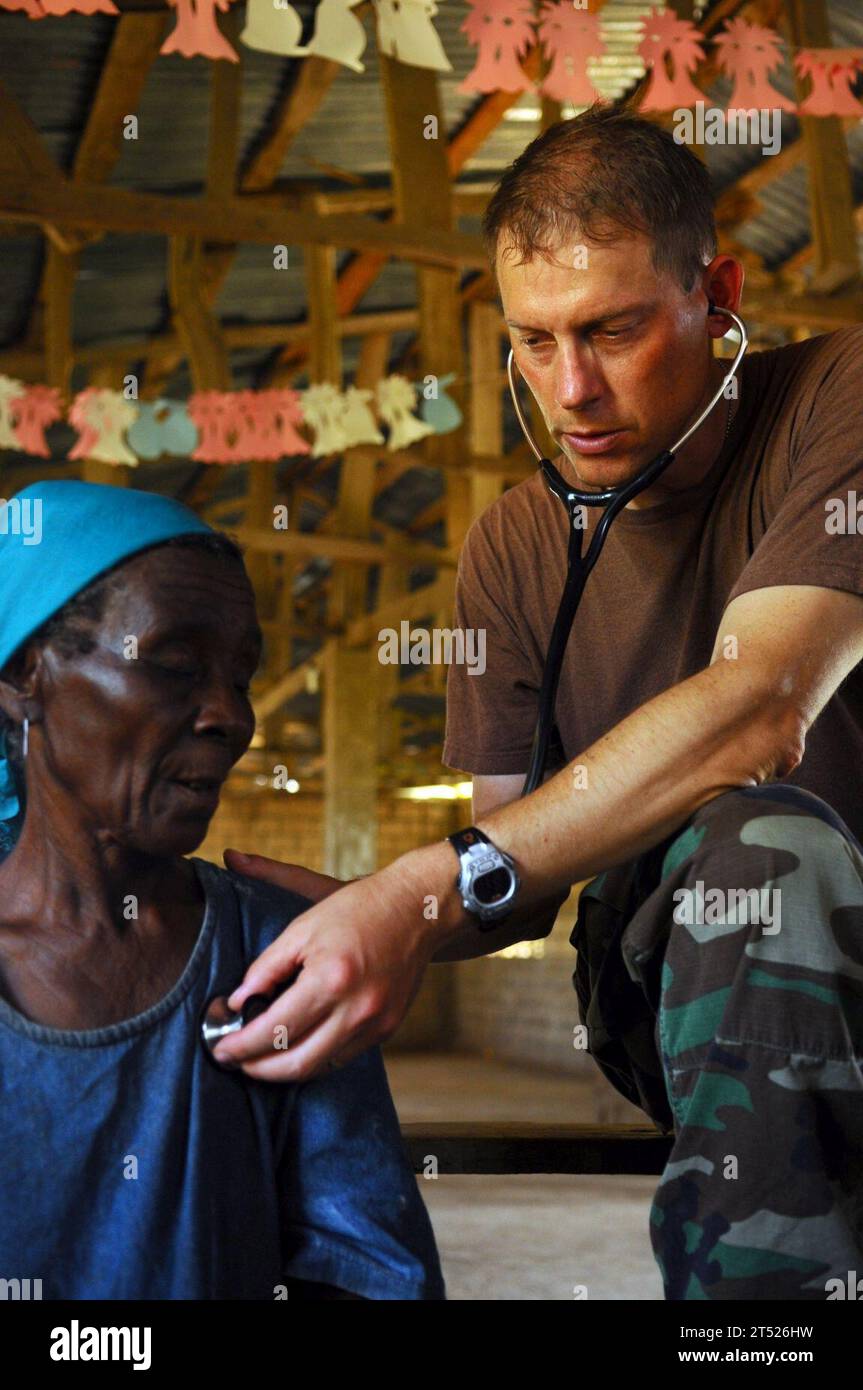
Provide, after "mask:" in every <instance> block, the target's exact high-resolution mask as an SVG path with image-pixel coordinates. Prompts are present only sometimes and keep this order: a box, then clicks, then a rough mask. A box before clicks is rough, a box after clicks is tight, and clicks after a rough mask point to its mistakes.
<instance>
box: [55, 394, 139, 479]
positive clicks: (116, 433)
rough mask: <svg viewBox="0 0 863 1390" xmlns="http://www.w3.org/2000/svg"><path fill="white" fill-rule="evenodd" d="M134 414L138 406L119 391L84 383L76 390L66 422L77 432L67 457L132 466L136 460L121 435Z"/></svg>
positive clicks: (136, 412)
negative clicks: (84, 384) (84, 385)
mask: <svg viewBox="0 0 863 1390" xmlns="http://www.w3.org/2000/svg"><path fill="white" fill-rule="evenodd" d="M137 415H138V407H137V406H136V405H135V404H134V402H132V401H127V400H126V399H125V397H124V396H123V393H122V392H121V391H109V390H107V389H106V388H103V387H100V386H88V387H87V388H86V390H84V391H79V392H78V395H77V396H76V397H75V399H74V401H73V402H72V405H71V408H70V410H69V423H70V424H71V425H74V426H75V429H76V430H77V431H78V439H77V441H76V443H75V444H74V446H73V447H72V448H71V449H70V450H69V458H70V459H98V460H99V462H100V463H115V464H119V463H126V464H128V465H129V466H130V467H132V468H136V467H137V466H138V460H137V458H136V457H135V455H134V454H133V453H132V450H131V449H130V448H129V446H128V445H127V444H126V443H125V442H124V440H123V438H122V434H123V431H124V430H125V429H127V428H128V426H129V425H131V423H132V421H133V420H135V419H136V418H137Z"/></svg>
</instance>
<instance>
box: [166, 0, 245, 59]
mask: <svg viewBox="0 0 863 1390" xmlns="http://www.w3.org/2000/svg"><path fill="white" fill-rule="evenodd" d="M230 3H231V0H168V4H169V5H171V6H172V7H173V8H174V9H176V11H177V23H176V26H175V28H174V29H172V30H171V33H170V34H169V35H168V37H167V38H166V39H165V42H164V43H163V44H162V47H161V48H160V49H159V52H160V53H181V54H182V55H183V57H184V58H194V57H196V56H198V55H199V54H200V55H201V56H202V57H204V58H227V60H228V62H230V63H238V62H239V61H240V55H239V54H238V53H237V52H236V50H235V49H234V48H232V46H231V45H230V44H229V43H228V40H227V39H226V38H225V36H224V34H222V33H221V32H220V30H219V28H218V26H217V24H216V13H215V12H216V10H217V9H218V10H221V11H223V12H224V11H225V10H227V9H228V7H229V5H230Z"/></svg>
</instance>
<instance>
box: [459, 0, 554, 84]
mask: <svg viewBox="0 0 863 1390" xmlns="http://www.w3.org/2000/svg"><path fill="white" fill-rule="evenodd" d="M468 4H469V5H470V8H471V12H470V14H469V15H468V16H467V18H466V19H464V20H463V21H462V23H461V24H460V25H459V28H460V29H461V32H462V33H463V34H465V35H466V36H467V39H468V42H469V43H472V44H476V45H477V47H478V48H479V53H478V54H477V59H476V63H475V65H474V67H473V68H472V69H471V71H470V72H469V73H468V75H467V77H466V78H465V79H464V81H463V82H460V83H459V88H458V89H459V91H460V92H498V91H500V92H523V91H526V90H527V88H528V87H532V86H533V82H532V81H531V79H530V78H529V77H528V75H527V73H526V72H524V70H523V68H522V67H521V64H520V63H519V61H518V60H519V58H523V57H524V55H525V53H527V51H528V49H529V48H530V47H531V46H532V45H533V43H534V39H535V35H534V31H533V0H468Z"/></svg>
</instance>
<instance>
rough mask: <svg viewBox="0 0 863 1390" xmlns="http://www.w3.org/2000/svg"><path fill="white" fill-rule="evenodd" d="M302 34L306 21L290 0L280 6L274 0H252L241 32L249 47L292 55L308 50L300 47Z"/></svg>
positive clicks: (243, 41)
mask: <svg viewBox="0 0 863 1390" xmlns="http://www.w3.org/2000/svg"><path fill="white" fill-rule="evenodd" d="M302 33H303V21H302V20H301V19H300V16H299V15H298V14H297V12H296V10H295V9H294V7H293V5H290V4H288V3H287V0H281V3H280V4H278V5H276V4H274V3H273V0H248V3H247V5H246V27H245V29H244V30H243V32H242V33H241V34H240V42H241V43H244V44H245V45H246V47H247V48H257V49H259V50H260V51H261V52H262V53H281V54H282V55H283V56H284V57H289V58H292V57H294V55H295V54H297V53H305V52H306V50H305V49H304V48H298V47H297V44H298V43H299V41H300V38H301V37H302Z"/></svg>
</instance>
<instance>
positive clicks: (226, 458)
mask: <svg viewBox="0 0 863 1390" xmlns="http://www.w3.org/2000/svg"><path fill="white" fill-rule="evenodd" d="M260 413H261V410H260V406H259V405H258V398H257V394H256V392H254V391H231V392H230V393H229V395H228V397H227V400H226V406H225V414H224V417H223V421H222V434H223V440H224V446H225V447H224V452H223V454H222V458H221V460H220V462H222V463H248V462H249V460H250V459H257V458H258V457H259V456H258V454H257V452H256V448H257V436H258V421H259V416H260Z"/></svg>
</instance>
